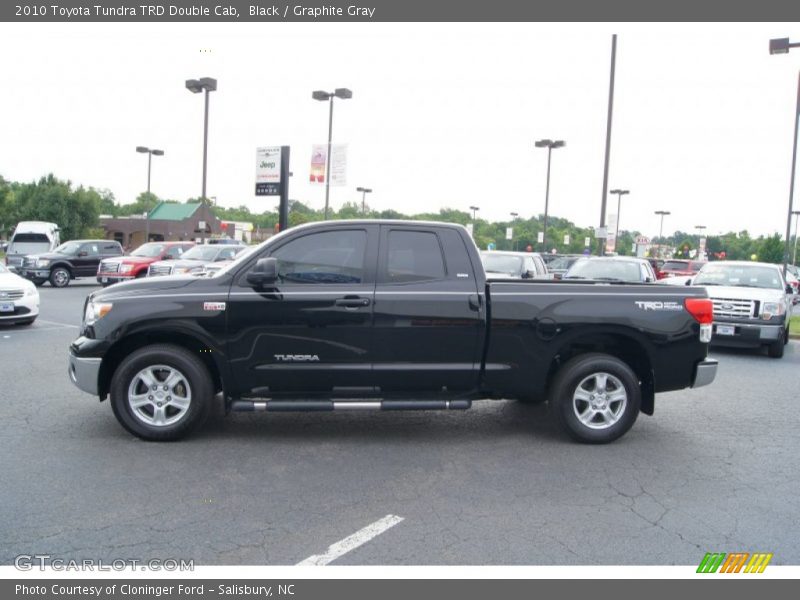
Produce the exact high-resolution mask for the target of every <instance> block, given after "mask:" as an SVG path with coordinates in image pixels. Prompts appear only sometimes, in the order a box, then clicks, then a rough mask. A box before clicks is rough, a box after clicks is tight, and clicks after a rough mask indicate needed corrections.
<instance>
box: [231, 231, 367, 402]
mask: <svg viewBox="0 0 800 600" xmlns="http://www.w3.org/2000/svg"><path fill="white" fill-rule="evenodd" d="M377 248H378V227H377V226H373V225H365V226H338V227H332V228H331V229H326V230H325V231H311V232H303V231H298V232H297V234H296V235H293V236H291V237H287V238H286V239H285V240H282V241H281V243H280V244H277V245H275V246H274V247H270V250H269V254H263V253H262V254H260V255H259V256H254V257H253V258H252V259H251V260H249V261H248V264H247V265H245V266H244V267H243V268H242V269H240V271H239V272H238V273H237V275H236V277H235V279H234V282H233V285H232V287H231V292H230V296H229V300H230V301H229V307H228V309H227V312H228V332H229V343H228V351H229V356H230V365H231V370H232V374H233V380H234V381H236V382H237V388H238V390H237V393H238V394H239V395H254V396H270V395H274V394H281V393H291V392H302V393H312V394H319V395H328V394H335V393H337V392H341V391H344V390H353V391H354V392H358V391H370V390H371V389H372V385H373V380H372V312H373V305H374V301H375V268H376V263H377V254H378V252H377ZM266 256H272V257H274V258H276V259H277V262H278V264H277V267H278V279H277V281H275V282H274V283H270V284H266V285H264V286H263V287H261V288H259V287H254V286H253V285H251V284H248V282H247V279H246V276H247V272H248V271H249V270H250V269H252V268H253V266H254V265H255V262H256V260H257V259H258V258H264V257H266Z"/></svg>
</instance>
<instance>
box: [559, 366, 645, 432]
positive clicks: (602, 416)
mask: <svg viewBox="0 0 800 600" xmlns="http://www.w3.org/2000/svg"><path fill="white" fill-rule="evenodd" d="M641 403H642V394H641V388H640V386H639V379H638V378H637V377H636V374H635V373H634V372H633V370H632V369H631V368H630V367H629V366H628V365H627V364H625V363H624V362H622V361H621V360H619V359H618V358H615V357H613V356H610V355H608V354H584V355H581V356H576V357H575V358H573V359H571V360H569V361H568V362H567V363H566V364H565V365H564V366H563V367H562V368H561V370H560V371H559V372H558V374H557V375H556V378H555V380H554V381H553V385H552V387H551V390H550V406H551V409H552V411H553V415H554V417H555V420H556V423H558V425H559V427H560V428H561V429H562V430H563V431H564V432H565V433H567V434H568V435H569V436H570V437H572V438H573V439H575V440H577V441H579V442H584V443H589V444H605V443H608V442H612V441H614V440H616V439H617V438H619V437H620V436H622V435H623V434H624V433H625V432H627V431H628V430H629V429H630V428H631V427H632V426H633V424H634V423H635V422H636V418H637V417H638V416H639V409H640V408H641Z"/></svg>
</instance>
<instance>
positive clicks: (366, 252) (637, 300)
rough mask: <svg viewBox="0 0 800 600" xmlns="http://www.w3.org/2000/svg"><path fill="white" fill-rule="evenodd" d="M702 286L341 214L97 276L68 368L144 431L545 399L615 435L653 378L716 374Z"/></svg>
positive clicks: (580, 423) (597, 439)
mask: <svg viewBox="0 0 800 600" xmlns="http://www.w3.org/2000/svg"><path fill="white" fill-rule="evenodd" d="M712 318H713V317H712V305H711V301H710V300H708V298H707V295H706V292H705V290H704V289H703V288H692V287H681V288H677V287H676V288H672V287H666V286H655V285H647V284H625V285H616V284H598V283H591V282H585V281H579V282H563V283H562V282H551V281H536V280H528V281H524V280H520V281H508V280H504V281H493V280H487V278H486V275H485V273H484V271H483V267H482V266H481V260H480V256H479V254H478V250H477V248H476V247H475V244H474V242H473V241H472V239H471V237H470V236H469V234H468V232H467V231H466V229H464V228H463V227H461V226H459V225H452V224H445V223H424V222H404V221H339V222H323V223H314V224H310V225H304V226H300V227H296V228H293V229H289V230H287V231H285V232H283V233H280V234H279V235H276V236H274V237H272V238H271V239H270V240H268V241H267V242H265V243H263V244H262V245H261V246H260V247H258V248H257V249H256V250H255V251H254V252H252V253H250V254H248V255H247V256H245V257H243V258H241V259H238V260H235V261H234V262H233V263H231V264H230V265H229V266H227V267H225V268H223V269H222V270H220V271H219V272H218V273H217V274H216V275H214V276H212V277H207V278H197V277H192V276H181V275H177V276H168V277H161V278H155V279H147V280H138V281H132V282H128V283H123V284H120V285H116V286H113V287H111V288H108V289H104V290H99V291H96V292H94V293H92V294H91V295H90V296H89V297H88V298H87V301H86V304H85V313H84V319H83V324H82V327H81V333H80V337H78V338H77V339H76V340H75V341H74V342H73V343H72V344H71V346H70V350H69V376H70V378H71V379H72V381H73V382H74V383H75V384H76V385H77V386H78V387H79V388H80V389H82V390H84V391H85V392H88V393H90V394H93V395H96V396H98V397H99V398H100V399H101V400H104V399H105V398H106V397H108V396H110V398H111V406H112V408H113V411H114V414H115V416H116V417H117V419H118V420H119V422H120V423H121V424H122V426H123V427H124V428H125V429H127V430H128V431H130V432H131V433H133V434H135V435H137V436H139V437H141V438H144V439H147V440H174V439H177V438H180V437H182V436H184V435H186V434H187V433H189V432H190V431H192V430H193V429H195V428H197V427H198V426H199V425H200V424H201V423H202V422H203V420H204V419H205V418H206V415H207V414H208V412H209V406H210V404H211V402H212V399H213V398H214V396H215V395H216V394H217V393H221V394H222V397H223V398H224V402H225V405H226V407H227V409H228V410H234V411H268V412H269V411H330V410H368V409H377V410H422V409H445V410H446V409H450V410H455V409H466V408H469V407H470V406H471V403H472V401H473V400H478V399H501V398H516V399H518V400H520V401H522V402H529V403H536V402H541V401H544V400H549V403H550V405H551V409H552V413H553V415H554V417H555V420H556V422H557V423H558V425H559V426H560V427H561V428H562V429H563V430H564V431H565V432H566V433H567V434H569V435H570V436H572V437H573V438H574V439H576V440H578V441H581V442H590V443H604V442H610V441H612V440H614V439H616V438H618V437H620V436H621V435H623V434H624V433H625V432H626V431H627V430H628V429H630V427H631V426H632V425H633V423H634V422H635V421H636V418H637V416H638V414H639V412H644V413H646V414H649V415H650V414H653V410H654V396H655V393H656V392H665V391H669V390H679V389H682V388H688V387H699V386H703V385H707V384H709V383H711V382H712V381H713V379H714V377H715V375H716V369H717V363H716V361H714V360H711V359H708V358H707V349H708V342H709V340H710V337H711V323H712Z"/></svg>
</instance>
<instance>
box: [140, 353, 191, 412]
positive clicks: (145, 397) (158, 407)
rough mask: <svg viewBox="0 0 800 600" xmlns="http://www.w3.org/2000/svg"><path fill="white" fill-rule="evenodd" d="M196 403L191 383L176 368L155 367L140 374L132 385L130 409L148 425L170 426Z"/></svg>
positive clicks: (143, 370)
mask: <svg viewBox="0 0 800 600" xmlns="http://www.w3.org/2000/svg"><path fill="white" fill-rule="evenodd" d="M191 402H192V389H191V387H189V380H188V379H186V376H185V375H184V374H183V373H181V372H180V371H178V369H176V368H175V367H170V366H167V365H152V366H149V367H147V368H145V369H142V370H141V371H139V372H138V373H137V374H136V375H135V376H134V377H133V379H132V380H131V384H130V385H129V386H128V406H130V409H131V412H132V413H133V415H134V416H135V417H136V418H137V419H139V420H140V421H142V422H143V423H146V424H148V425H153V426H155V427H166V426H168V425H173V424H174V423H177V422H178V421H180V420H181V419H182V418H183V417H184V415H186V411H187V410H188V409H189V405H190V404H191Z"/></svg>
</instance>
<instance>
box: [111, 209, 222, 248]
mask: <svg viewBox="0 0 800 600" xmlns="http://www.w3.org/2000/svg"><path fill="white" fill-rule="evenodd" d="M221 225H222V222H221V221H220V220H219V219H218V218H217V217H215V216H214V214H213V213H212V212H211V207H209V206H208V205H206V204H201V203H200V202H190V203H186V204H178V203H176V202H160V203H159V204H158V205H156V207H155V208H154V209H153V210H151V211H150V213H149V214H147V216H145V215H135V216H129V217H112V216H110V215H101V216H100V226H101V227H102V228H103V229H104V230H105V237H106V239H110V240H112V239H113V240H116V241H118V242H119V243H120V244H122V247H123V248H126V249H127V248H136V247H138V246H141V245H142V244H143V243H144V242H145V241H146V240H145V237H146V236H148V240H147V241H155V242H163V241H182V240H195V241H201V240H202V239H204V238H207V237H211V236H214V237H219V236H220V235H222V234H223V233H224V232H223V229H222V226H221Z"/></svg>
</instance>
